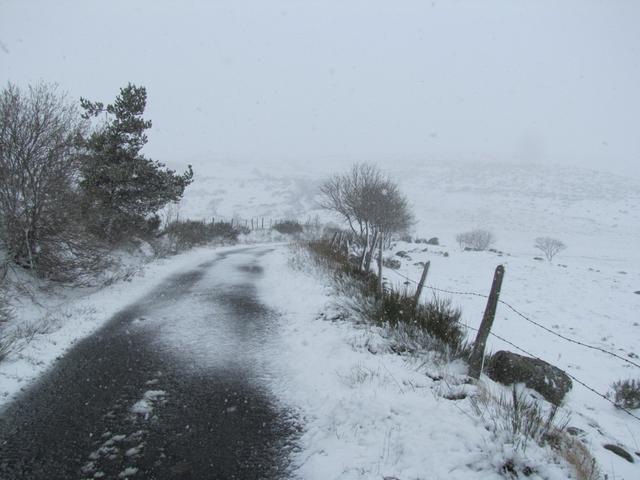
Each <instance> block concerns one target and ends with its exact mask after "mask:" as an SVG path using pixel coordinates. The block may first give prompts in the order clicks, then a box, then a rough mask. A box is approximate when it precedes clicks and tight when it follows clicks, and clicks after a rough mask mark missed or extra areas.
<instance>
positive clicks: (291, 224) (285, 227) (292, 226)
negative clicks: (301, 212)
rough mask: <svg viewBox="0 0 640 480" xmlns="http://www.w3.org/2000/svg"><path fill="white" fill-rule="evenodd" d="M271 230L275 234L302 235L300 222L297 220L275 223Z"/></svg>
mask: <svg viewBox="0 0 640 480" xmlns="http://www.w3.org/2000/svg"><path fill="white" fill-rule="evenodd" d="M271 228H273V229H274V230H275V231H276V232H279V233H288V234H296V233H302V230H303V229H302V225H300V222H298V221H297V220H284V221H282V222H277V223H275V224H274V225H273V227H271Z"/></svg>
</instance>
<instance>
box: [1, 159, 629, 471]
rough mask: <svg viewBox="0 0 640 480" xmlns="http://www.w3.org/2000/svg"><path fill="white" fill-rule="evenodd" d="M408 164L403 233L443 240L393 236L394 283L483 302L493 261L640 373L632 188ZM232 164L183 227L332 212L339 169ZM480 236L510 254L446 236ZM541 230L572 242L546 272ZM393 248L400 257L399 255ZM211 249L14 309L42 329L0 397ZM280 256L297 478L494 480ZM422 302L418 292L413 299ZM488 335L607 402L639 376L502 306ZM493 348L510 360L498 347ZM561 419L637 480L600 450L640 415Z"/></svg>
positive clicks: (278, 384)
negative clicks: (330, 183) (425, 273)
mask: <svg viewBox="0 0 640 480" xmlns="http://www.w3.org/2000/svg"><path fill="white" fill-rule="evenodd" d="M407 165H408V163H407V162H399V163H398V165H397V166H391V167H390V168H389V171H390V173H391V174H392V175H394V176H395V177H396V178H397V179H398V181H399V183H400V185H401V187H402V189H403V191H405V192H406V193H407V195H408V197H409V199H410V202H411V203H412V205H413V206H414V209H415V213H416V218H417V223H416V226H415V231H414V232H413V233H414V235H415V236H419V237H426V238H429V237H432V236H437V237H439V239H440V244H441V245H440V246H439V247H433V246H429V245H424V244H409V243H402V242H398V243H396V244H395V245H394V248H393V251H390V252H387V253H386V255H387V256H394V257H395V258H397V259H399V260H401V261H402V266H401V268H400V269H399V270H398V271H397V272H394V271H391V270H388V269H387V270H385V276H386V277H387V279H388V281H389V282H391V283H394V284H397V285H402V282H404V278H403V277H402V276H406V277H408V278H410V279H414V280H417V279H418V278H419V275H420V269H421V267H420V265H419V262H423V261H426V260H429V261H431V269H430V273H429V279H428V284H429V285H431V286H433V287H436V288H440V289H445V290H455V291H465V292H467V291H471V292H478V293H482V294H486V293H488V290H489V286H490V284H491V279H492V275H493V270H494V268H495V266H496V265H498V264H504V265H505V267H506V277H505V282H504V285H503V291H502V299H503V300H505V301H507V302H509V303H510V304H511V305H513V306H514V307H516V308H517V309H518V310H520V311H521V312H522V313H523V314H525V315H527V316H529V317H530V318H531V319H533V320H535V321H537V322H539V323H540V324H542V325H544V326H546V327H548V328H549V329H551V330H553V331H556V332H558V333H560V334H562V335H565V336H567V337H570V338H573V339H576V340H579V341H581V342H584V343H587V344H590V345H594V346H598V347H602V348H604V349H607V350H611V351H614V352H616V353H618V354H619V355H622V356H628V358H629V359H631V360H633V361H635V362H636V363H638V360H637V358H635V356H636V355H640V352H639V351H638V345H640V318H638V313H637V312H638V306H640V295H637V294H635V293H634V292H635V291H638V290H640V251H639V250H638V249H637V243H638V238H640V182H638V181H637V180H634V179H631V178H621V177H616V176H611V175H606V174H601V173H597V172H591V171H588V170H575V169H572V170H562V169H552V168H549V167H545V168H543V167H533V166H528V167H524V166H523V167H513V166H510V167H506V166H504V165H496V164H493V165H492V164H486V165H476V166H470V165H455V164H450V165H438V164H419V163H417V164H415V165H412V166H407ZM234 168H236V166H234V167H233V168H232V167H228V168H225V167H223V168H220V169H217V170H216V171H215V172H214V171H213V170H212V172H211V173H207V172H203V175H201V176H199V177H197V179H196V182H195V183H194V185H193V186H192V187H191V188H190V189H188V190H187V195H186V198H185V200H184V202H183V204H182V206H181V210H180V216H181V218H184V217H193V218H209V217H226V218H229V217H234V216H236V217H242V218H251V217H262V216H264V217H268V218H271V217H274V218H283V217H296V218H300V219H305V218H308V217H314V216H315V215H316V214H320V215H323V216H324V218H327V217H326V215H325V214H324V213H323V212H321V211H320V210H318V208H317V204H316V203H315V196H316V188H317V186H318V185H319V182H320V179H321V178H322V176H323V175H327V174H329V173H331V171H334V170H332V169H331V168H330V167H329V166H328V165H314V166H309V168H305V169H301V168H296V167H293V166H292V167H290V168H287V167H285V168H283V167H282V166H281V167H280V169H278V168H272V167H268V168H267V167H263V166H244V167H240V168H239V169H238V170H234ZM344 168H346V167H345V166H344V165H343V166H342V167H341V169H344ZM475 227H484V228H489V229H491V230H492V231H493V232H494V233H495V234H496V237H497V242H496V244H495V245H494V246H495V248H496V249H497V250H500V251H502V252H504V253H503V254H502V255H500V254H498V253H491V252H462V251H461V250H460V248H459V247H458V245H457V244H456V243H455V235H456V234H457V233H460V232H462V231H465V230H469V229H472V228H475ZM542 235H549V236H553V237H557V238H559V239H560V240H562V241H563V242H564V243H566V244H567V247H568V248H567V249H566V250H565V251H564V252H561V253H560V254H559V255H558V256H557V257H556V258H555V259H554V261H553V262H551V263H548V262H546V261H539V260H534V258H533V257H535V256H538V255H539V254H540V252H538V251H536V250H535V249H534V248H533V239H534V238H535V237H537V236H542ZM425 249H427V250H426V251H425ZM401 250H402V251H404V252H406V253H407V255H408V258H406V257H404V258H403V257H400V256H396V255H395V253H397V252H399V251H401ZM445 251H446V252H447V253H448V254H449V255H448V256H447V257H445V256H444V255H443V253H444V252H445ZM205 252H210V250H207V249H201V250H195V251H192V252H188V253H185V254H182V255H179V256H176V257H173V258H170V259H165V260H160V261H158V262H154V263H152V264H149V265H147V266H145V267H144V269H143V272H142V273H141V274H139V275H137V276H134V277H132V278H131V281H130V282H127V281H119V282H116V283H114V284H113V285H111V286H110V287H108V288H106V289H103V290H100V291H98V292H88V291H86V290H83V291H78V292H66V295H67V298H65V299H64V301H62V303H60V301H59V300H55V299H53V298H51V299H50V301H43V302H42V303H43V304H44V306H45V307H47V310H48V313H47V312H45V311H44V309H42V308H36V307H28V308H27V307H26V306H23V307H20V306H19V305H18V310H19V312H18V313H20V316H21V318H22V319H24V320H29V321H35V320H39V319H40V318H41V317H44V316H48V317H49V318H50V319H51V320H50V321H51V325H52V328H51V329H52V332H51V333H48V334H46V335H38V338H37V341H34V342H32V343H31V344H29V345H28V346H27V347H26V349H25V350H23V351H22V352H21V353H20V354H19V355H17V356H13V357H11V358H9V359H8V360H6V361H4V362H2V363H0V404H1V403H4V402H6V401H8V400H9V399H10V398H12V396H13V395H14V394H15V393H16V392H18V391H19V390H20V389H21V388H23V386H25V385H26V384H28V383H29V382H30V381H32V380H33V379H34V378H37V376H38V375H39V374H40V373H41V372H43V371H44V370H45V369H46V368H47V367H48V366H50V365H52V364H53V363H54V362H55V359H56V358H57V357H58V356H60V355H62V354H63V353H64V351H65V349H67V348H68V347H69V346H70V345H72V344H73V343H74V342H75V341H77V339H79V338H82V337H83V336H86V335H88V334H90V333H91V332H93V331H95V330H96V329H97V328H99V326H100V325H102V324H103V323H104V321H106V320H107V319H108V318H109V317H110V316H111V315H112V314H113V313H115V312H116V311H118V310H119V309H120V308H122V307H123V306H125V305H126V304H127V303H130V302H132V301H134V300H136V299H137V298H139V297H141V296H142V295H144V294H145V293H146V292H148V291H150V290H151V289H153V288H154V286H155V285H156V284H157V283H158V281H159V280H160V279H162V278H164V277H166V276H167V275H169V274H171V273H172V272H177V271H180V270H184V269H187V268H189V267H190V266H195V265H197V264H198V263H199V262H200V261H201V258H202V255H204V254H205ZM207 254H208V253H207ZM289 257H290V254H289V253H288V252H286V251H285V250H281V249H279V250H277V251H276V252H275V253H274V254H273V255H269V256H267V257H265V258H264V263H265V265H264V266H265V276H264V278H263V279H262V281H261V285H262V290H261V292H262V293H261V295H262V298H263V300H264V301H265V302H266V303H268V304H269V305H270V306H271V307H272V308H273V309H275V310H277V311H279V312H281V313H282V319H281V326H282V332H281V333H282V335H281V337H280V344H279V349H277V350H274V355H273V362H274V365H275V367H276V368H277V371H278V372H279V373H280V375H276V376H274V377H273V378H272V379H271V382H272V383H271V387H272V388H273V390H274V393H275V394H276V395H277V396H278V397H280V398H281V399H282V401H283V403H284V404H286V405H288V406H293V407H295V408H296V409H297V410H298V411H299V412H300V415H301V416H302V418H304V420H305V422H306V429H305V431H304V434H303V437H302V442H303V446H304V447H305V448H304V449H303V451H302V452H300V453H299V454H298V456H297V458H296V462H297V464H298V466H299V470H298V472H299V474H300V477H301V478H381V476H383V475H384V476H390V477H392V478H393V477H394V476H395V477H397V478H402V479H404V478H492V477H491V475H493V476H494V477H495V476H496V475H497V474H496V473H495V472H496V468H497V467H499V466H500V464H501V462H502V461H504V459H505V458H507V457H508V456H509V452H506V451H502V450H501V447H498V443H495V442H494V441H493V440H492V438H491V436H490V435H489V434H488V433H487V432H486V431H485V430H484V428H483V425H482V423H481V422H479V421H478V419H477V417H474V416H473V415H472V414H471V413H470V411H469V409H468V405H466V404H465V403H464V402H466V401H462V402H454V401H449V400H445V399H443V398H442V396H441V395H440V393H442V392H441V391H440V390H441V388H442V387H439V386H437V385H435V384H434V381H433V380H431V379H430V378H429V377H427V376H426V375H425V374H424V371H422V370H421V369H418V368H416V366H415V365H414V364H413V363H412V362H410V361H408V359H406V358H402V357H399V356H397V355H390V354H382V353H379V354H378V355H373V354H372V353H371V352H370V351H369V350H368V349H367V348H365V346H366V345H371V344H372V342H373V343H374V344H375V342H377V341H381V340H380V337H379V332H377V331H375V330H367V329H363V328H362V327H355V326H354V325H352V324H350V323H346V322H331V321H328V320H326V319H322V318H318V313H320V312H325V313H326V314H327V315H326V317H331V312H332V311H333V307H331V302H332V301H335V300H336V299H335V298H333V297H331V295H330V294H331V291H330V290H329V289H328V288H327V285H326V282H325V281H324V280H322V279H318V278H313V275H314V274H313V273H310V272H301V271H298V270H296V269H291V268H289V267H288V266H287V260H288V258H289ZM398 274H401V275H402V276H400V275H398ZM429 295H431V292H430V291H428V290H427V291H426V292H425V294H424V296H425V298H427V297H428V296H429ZM451 298H452V300H453V302H454V304H455V305H458V306H460V307H461V308H462V311H463V317H462V318H463V321H464V322H466V323H467V324H468V325H469V326H471V327H476V326H477V325H478V323H479V321H480V319H481V317H482V312H483V309H484V300H483V299H482V298H479V297H474V296H467V295H451ZM494 332H495V333H497V334H498V335H501V336H503V337H505V338H506V339H508V340H510V341H512V342H513V343H514V344H516V345H519V346H521V347H522V348H523V349H525V350H527V351H529V352H531V353H534V354H536V355H538V356H540V357H541V358H543V359H545V360H547V361H549V362H551V363H553V364H555V365H557V366H559V367H561V368H563V369H565V370H567V371H568V372H569V373H571V374H572V375H574V376H575V377H576V378H578V379H580V380H582V381H584V382H585V383H587V384H589V385H591V386H593V387H594V388H595V389H596V390H598V391H600V392H603V393H605V392H607V391H608V390H609V387H610V384H611V383H612V382H613V381H615V380H619V379H624V378H639V377H640V374H639V372H638V369H637V368H636V367H634V366H632V365H629V364H627V363H625V362H623V361H621V360H619V359H615V358H612V357H610V356H608V355H606V354H603V353H600V352H597V351H593V350H587V349H585V348H584V347H581V346H578V345H574V344H571V343H568V342H567V341H565V340H563V339H560V338H558V337H556V336H553V335H551V334H550V333H548V332H545V331H544V330H541V329H540V328H538V327H536V326H534V325H531V324H529V323H528V322H526V321H524V320H523V319H522V318H520V317H518V316H517V315H516V314H514V313H513V312H511V311H509V310H508V309H506V308H504V306H500V308H499V309H498V315H497V318H496V322H495V324H494ZM489 348H490V349H491V350H493V351H496V350H498V349H504V348H507V349H511V348H509V347H507V346H505V345H504V344H502V343H501V342H500V341H499V340H497V339H495V338H491V339H490V342H489ZM441 368H442V369H443V371H441V372H440V374H443V375H445V378H448V379H449V380H450V382H455V381H456V378H459V377H458V374H459V373H460V366H456V365H453V366H450V367H446V368H445V367H441ZM485 382H486V383H487V384H488V385H490V387H491V388H494V386H493V385H492V384H491V382H490V381H488V380H485ZM566 408H567V410H570V411H571V412H573V413H572V416H571V425H573V426H576V427H578V428H580V429H582V430H585V432H586V438H585V440H586V442H587V443H588V445H589V447H590V448H591V449H592V451H593V452H594V454H595V455H596V457H597V459H598V462H599V463H600V465H601V466H602V468H603V470H604V471H605V472H607V473H608V474H609V478H616V479H621V478H622V479H627V480H630V479H634V478H639V477H640V471H639V470H638V467H637V466H638V464H639V463H640V458H637V457H636V463H635V464H633V465H632V464H630V463H628V462H625V461H624V460H622V459H621V458H620V457H618V456H616V455H614V454H612V453H611V452H609V451H607V450H604V449H603V448H602V445H603V444H604V443H614V444H615V443H619V444H621V445H623V446H625V448H626V449H627V450H629V451H631V452H638V451H640V422H638V421H636V420H635V419H633V418H631V417H629V416H628V415H626V414H625V413H624V412H622V411H620V410H616V409H615V408H614V407H613V406H612V405H611V404H610V403H608V402H606V401H605V400H603V399H601V398H599V397H597V396H596V395H594V394H593V393H591V392H589V391H588V390H586V389H585V388H583V387H581V386H580V385H576V384H574V388H573V390H572V391H571V392H570V393H569V395H568V398H567V400H566ZM635 413H636V414H638V415H640V412H638V411H636V412H635ZM528 454H530V455H532V456H533V457H534V460H536V459H537V462H536V464H537V465H543V464H544V463H545V461H546V460H543V459H542V457H541V456H542V455H546V454H545V453H544V452H542V451H538V450H536V449H535V448H532V449H530V450H528ZM425 472H426V473H425ZM491 472H493V473H491ZM539 473H540V474H541V475H542V477H543V478H563V476H566V474H567V471H566V470H563V467H561V466H559V465H552V464H550V465H547V467H541V469H540V471H539ZM545 475H546V477H545Z"/></svg>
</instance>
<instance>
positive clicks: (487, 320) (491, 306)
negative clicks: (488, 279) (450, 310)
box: [469, 265, 504, 379]
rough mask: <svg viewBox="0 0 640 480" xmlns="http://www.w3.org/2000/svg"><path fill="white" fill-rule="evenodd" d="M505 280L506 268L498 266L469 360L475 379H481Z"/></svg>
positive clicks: (471, 372) (471, 374)
mask: <svg viewBox="0 0 640 480" xmlns="http://www.w3.org/2000/svg"><path fill="white" fill-rule="evenodd" d="M503 278H504V266H503V265H498V266H497V267H496V271H495V273H494V275H493V283H492V284H491V293H489V298H488V300H487V307H486V308H485V310H484V316H483V317H482V323H481V324H480V329H479V330H478V335H477V336H476V341H475V342H474V343H473V352H472V353H471V357H470V358H469V375H470V376H471V377H473V378H475V379H479V378H480V374H481V373H482V364H483V363H484V350H485V347H486V345H487V337H489V332H491V326H492V325H493V319H494V318H495V316H496V309H497V307H498V300H499V298H500V289H501V288H502V279H503Z"/></svg>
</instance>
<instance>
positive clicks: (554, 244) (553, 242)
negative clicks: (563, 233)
mask: <svg viewBox="0 0 640 480" xmlns="http://www.w3.org/2000/svg"><path fill="white" fill-rule="evenodd" d="M533 246H534V247H535V248H537V249H538V250H540V251H541V252H542V253H544V256H545V257H546V258H547V260H548V261H551V260H553V257H555V256H556V255H557V254H558V253H559V252H561V251H562V250H564V249H565V248H567V247H566V245H565V244H564V243H562V242H561V241H560V240H558V239H555V238H551V237H538V238H536V239H535V243H534V245H533Z"/></svg>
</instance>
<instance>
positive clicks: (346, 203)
mask: <svg viewBox="0 0 640 480" xmlns="http://www.w3.org/2000/svg"><path fill="white" fill-rule="evenodd" d="M320 191H321V194H322V200H321V206H322V207H323V208H325V209H327V210H329V211H332V212H334V213H336V214H337V215H338V216H339V217H341V218H342V220H343V221H344V222H345V223H346V224H347V226H348V228H349V230H351V232H352V233H353V235H354V238H355V239H356V242H357V245H358V247H359V248H360V249H361V250H360V252H361V253H360V262H359V263H360V268H361V269H362V270H363V271H369V268H370V266H371V259H372V257H373V252H374V250H375V248H376V245H378V246H381V245H382V244H383V239H384V237H385V236H388V235H391V234H394V233H402V232H404V231H406V230H407V229H408V228H409V227H410V226H411V225H412V223H413V215H412V214H411V211H410V208H409V205H408V202H407V200H406V198H405V197H404V196H403V195H402V193H401V192H400V188H399V187H398V185H397V184H396V183H395V182H394V181H393V180H392V179H391V178H389V177H388V176H386V175H385V174H383V173H382V172H381V171H380V169H379V168H378V167H376V166H375V165H371V164H366V163H360V164H356V165H354V166H353V167H352V168H351V170H350V171H349V172H348V173H346V174H336V175H334V176H332V177H331V178H330V179H328V180H327V181H326V182H325V183H324V184H323V185H322V186H321V188H320Z"/></svg>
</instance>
